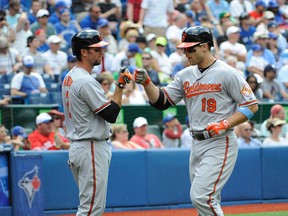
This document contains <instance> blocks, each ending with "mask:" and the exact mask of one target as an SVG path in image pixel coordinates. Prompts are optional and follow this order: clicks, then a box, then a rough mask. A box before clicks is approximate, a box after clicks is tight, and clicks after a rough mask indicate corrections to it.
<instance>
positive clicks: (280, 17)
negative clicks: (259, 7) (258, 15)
mask: <svg viewBox="0 0 288 216" xmlns="http://www.w3.org/2000/svg"><path fill="white" fill-rule="evenodd" d="M267 10H269V11H272V12H273V13H274V15H275V22H276V23H278V24H279V25H285V24H287V22H286V19H287V18H288V17H286V16H285V14H284V13H282V11H281V10H279V5H278V3H277V2H276V0H270V1H269V2H268V6H267Z"/></svg>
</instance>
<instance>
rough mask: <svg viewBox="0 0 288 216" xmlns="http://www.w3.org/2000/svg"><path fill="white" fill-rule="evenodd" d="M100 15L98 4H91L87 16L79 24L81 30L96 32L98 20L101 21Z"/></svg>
mask: <svg viewBox="0 0 288 216" xmlns="http://www.w3.org/2000/svg"><path fill="white" fill-rule="evenodd" d="M100 14H101V9H100V7H99V6H98V4H93V5H92V6H91V7H90V8H89V14H88V15H87V16H85V17H84V18H83V19H82V20H81V22H80V26H81V28H82V29H85V28H90V29H95V30H97V27H98V22H99V20H100V19H102V18H100Z"/></svg>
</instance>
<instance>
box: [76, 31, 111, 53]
mask: <svg viewBox="0 0 288 216" xmlns="http://www.w3.org/2000/svg"><path fill="white" fill-rule="evenodd" d="M108 44H109V43H108V42H105V41H103V40H102V37H101V36H100V34H99V32H98V31H96V30H93V29H86V30H83V31H80V32H78V33H77V34H75V35H74V36H73V37H72V40H71V47H72V53H73V55H75V56H77V55H79V54H80V51H81V49H84V48H88V47H103V46H107V45H108Z"/></svg>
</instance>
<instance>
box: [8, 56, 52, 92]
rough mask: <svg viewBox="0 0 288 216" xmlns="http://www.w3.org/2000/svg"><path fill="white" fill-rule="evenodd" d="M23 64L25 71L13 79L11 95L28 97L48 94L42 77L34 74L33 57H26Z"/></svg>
mask: <svg viewBox="0 0 288 216" xmlns="http://www.w3.org/2000/svg"><path fill="white" fill-rule="evenodd" d="M22 64H23V71H22V72H19V73H17V74H16V75H14V77H13V78H12V81H11V95H12V96H16V95H18V96H22V97H26V96H27V95H28V94H34V93H40V92H47V89H46V86H45V83H44V80H43V78H42V76H41V75H40V74H38V73H35V72H33V67H34V65H35V62H34V58H33V57H32V56H24V57H23V61H22Z"/></svg>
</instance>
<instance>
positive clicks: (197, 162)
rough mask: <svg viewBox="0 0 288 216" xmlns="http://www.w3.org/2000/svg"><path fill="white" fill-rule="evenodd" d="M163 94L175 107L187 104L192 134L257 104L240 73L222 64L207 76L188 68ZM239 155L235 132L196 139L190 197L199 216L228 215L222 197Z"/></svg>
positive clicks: (211, 67) (191, 168) (194, 142)
mask: <svg viewBox="0 0 288 216" xmlns="http://www.w3.org/2000/svg"><path fill="white" fill-rule="evenodd" d="M163 91H164V93H165V95H166V97H167V98H168V100H169V102H170V103H171V104H172V105H175V104H177V103H178V102H179V101H180V100H182V99H183V100H184V101H185V104H186V108H187V112H188V116H189V122H190V130H192V131H200V130H203V129H205V128H206V127H207V126H208V124H209V123H217V122H220V121H223V120H224V119H227V118H228V117H230V116H231V115H233V114H234V113H235V111H236V109H237V107H238V106H248V105H251V104H254V103H257V100H256V98H255V96H254V94H253V92H252V90H251V88H250V87H249V85H248V84H247V83H246V81H245V80H244V78H243V77H242V76H241V75H240V73H239V72H237V70H236V69H234V68H232V67H230V66H228V65H227V64H226V63H224V62H222V61H220V60H217V61H216V62H215V63H214V64H212V65H211V66H210V67H209V68H208V69H206V70H205V71H204V72H203V73H201V72H200V71H199V69H198V67H197V66H190V67H187V68H185V69H184V70H182V71H180V72H178V73H177V74H176V76H175V79H174V81H173V82H172V83H171V84H169V85H168V86H167V87H164V88H163ZM237 153H238V145H237V137H236V135H235V133H234V132H233V131H231V130H230V131H228V132H227V133H225V134H223V135H221V136H219V137H215V138H210V139H206V140H197V139H193V142H192V150H191V153H190V166H189V167H190V168H189V172H190V180H191V189H190V197H191V200H192V203H193V205H194V207H196V208H197V211H198V213H199V215H201V216H202V215H205V216H210V215H211V216H212V215H213V216H216V215H217V216H223V215H224V214H223V211H222V209H221V206H220V200H221V199H220V194H221V190H222V188H223V187H224V185H225V183H226V182H227V181H228V179H229V177H230V175H231V173H232V171H233V168H234V165H235V162H236V159H237Z"/></svg>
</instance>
